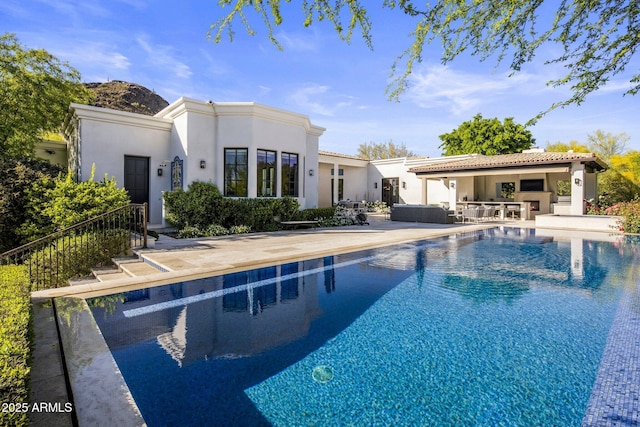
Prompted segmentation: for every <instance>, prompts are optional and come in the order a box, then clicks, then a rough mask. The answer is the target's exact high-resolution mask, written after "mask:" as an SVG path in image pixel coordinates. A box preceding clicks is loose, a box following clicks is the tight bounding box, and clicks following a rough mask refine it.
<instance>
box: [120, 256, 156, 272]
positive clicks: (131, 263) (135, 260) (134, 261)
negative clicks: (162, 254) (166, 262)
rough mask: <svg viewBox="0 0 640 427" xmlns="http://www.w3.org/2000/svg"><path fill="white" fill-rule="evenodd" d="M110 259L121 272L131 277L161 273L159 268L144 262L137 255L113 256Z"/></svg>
mask: <svg viewBox="0 0 640 427" xmlns="http://www.w3.org/2000/svg"><path fill="white" fill-rule="evenodd" d="M112 261H113V263H114V264H115V265H116V266H117V267H118V268H119V269H120V270H121V271H122V272H124V273H127V274H128V275H129V276H131V277H139V276H148V275H150V274H157V273H161V271H160V270H158V269H157V268H155V267H154V266H152V265H151V264H148V263H146V262H144V261H143V260H142V259H141V258H139V257H138V256H137V255H133V256H128V257H122V258H114V259H113V260H112Z"/></svg>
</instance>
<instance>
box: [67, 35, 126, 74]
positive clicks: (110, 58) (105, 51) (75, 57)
mask: <svg viewBox="0 0 640 427" xmlns="http://www.w3.org/2000/svg"><path fill="white" fill-rule="evenodd" d="M55 50H56V53H57V56H58V57H60V58H64V59H65V60H66V61H69V63H70V64H71V65H72V66H73V67H75V68H78V69H84V70H100V71H101V72H107V73H109V72H111V71H115V72H118V71H122V70H128V69H129V67H131V61H130V60H129V58H128V57H127V56H126V55H124V54H122V53H120V52H118V51H116V50H113V49H112V48H110V47H109V46H107V45H105V44H103V43H100V42H90V41H86V42H80V43H74V44H73V45H67V46H64V47H61V48H58V49H55Z"/></svg>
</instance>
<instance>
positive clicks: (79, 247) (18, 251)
mask: <svg viewBox="0 0 640 427" xmlns="http://www.w3.org/2000/svg"><path fill="white" fill-rule="evenodd" d="M139 247H143V248H146V247H147V204H146V203H144V204H130V205H128V206H124V207H122V208H118V209H114V210H112V211H109V212H107V213H105V214H102V215H100V216H98V217H95V218H92V219H89V220H87V221H84V222H81V223H79V224H76V225H74V226H72V227H69V228H66V229H64V230H60V231H57V232H55V233H53V234H50V235H48V236H46V237H43V238H41V239H38V240H35V241H33V242H31V243H28V244H26V245H23V246H20V247H18V248H15V249H12V250H10V251H8V252H5V253H3V254H0V265H8V264H22V265H25V266H27V267H28V269H29V275H30V277H31V290H32V291H35V290H40V289H48V288H57V287H61V286H67V285H68V283H69V279H73V278H77V277H82V276H86V275H89V274H90V273H91V269H92V268H95V267H100V266H105V265H109V264H111V259H112V258H113V257H117V256H122V255H126V254H130V253H131V250H132V249H133V248H139Z"/></svg>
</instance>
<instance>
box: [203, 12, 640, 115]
mask: <svg viewBox="0 0 640 427" xmlns="http://www.w3.org/2000/svg"><path fill="white" fill-rule="evenodd" d="M282 3H283V2H282V0H264V1H254V0H219V1H218V4H220V5H221V6H222V7H225V6H230V7H231V9H230V10H229V12H228V13H227V15H226V16H224V17H223V18H221V19H219V20H218V21H216V22H215V23H214V24H213V25H212V26H211V29H210V31H209V33H208V35H209V36H210V37H213V39H214V40H215V41H216V42H219V41H220V40H221V38H222V34H223V33H224V32H225V31H228V34H229V37H230V38H232V37H233V29H232V26H233V23H234V21H235V20H237V19H239V20H240V21H241V23H242V25H244V26H245V28H246V30H247V32H248V33H249V34H255V30H254V29H253V26H252V24H251V23H250V19H249V15H248V13H247V12H248V11H249V10H250V9H253V10H254V11H255V12H257V14H258V15H259V16H260V17H261V19H262V21H263V23H264V25H265V26H266V28H267V30H268V35H269V38H270V39H271V41H272V42H273V43H275V44H276V45H277V46H278V47H280V45H279V44H278V41H277V39H276V37H275V34H274V27H275V26H278V25H280V24H281V23H282V22H283V21H284V18H283V16H282ZM285 3H290V0H285ZM416 3H417V2H412V1H408V0H383V1H382V5H383V6H384V7H385V8H388V9H389V12H391V11H393V10H399V11H400V12H402V13H404V14H406V15H408V16H411V17H413V18H415V27H414V28H413V31H412V32H411V37H412V38H413V42H412V43H411V45H410V46H409V47H408V48H407V49H406V50H405V51H404V52H403V53H402V55H401V56H400V57H399V58H398V60H397V61H396V63H394V64H393V67H392V77H393V81H392V83H391V84H390V85H389V87H388V88H387V90H388V92H389V94H390V97H391V98H392V99H396V100H397V99H398V97H399V95H400V94H401V93H402V92H403V91H404V90H405V89H406V87H407V78H408V76H409V75H410V74H411V72H412V70H413V67H414V65H415V63H418V62H421V61H422V60H423V54H424V47H425V45H427V44H429V43H432V42H434V41H437V40H439V41H440V42H441V43H442V46H443V53H442V57H441V58H440V60H441V61H442V62H443V63H445V64H446V63H448V62H451V61H453V60H454V59H455V58H456V57H457V56H458V55H460V54H462V53H463V52H467V53H470V54H471V55H474V56H477V57H479V58H480V59H481V60H486V59H488V58H491V57H494V56H495V57H496V58H497V62H498V63H501V62H503V61H509V62H510V65H509V66H510V69H511V70H512V71H513V72H514V73H515V72H517V71H520V69H521V67H522V66H523V64H525V63H527V62H531V61H532V60H533V59H534V57H535V55H536V53H540V48H541V47H542V46H543V45H545V44H552V45H554V46H556V47H559V50H558V54H557V56H556V57H555V58H549V59H546V60H545V63H547V64H561V65H562V66H564V67H565V69H566V74H565V75H564V76H563V77H561V78H559V79H555V80H551V81H550V82H549V84H551V85H552V86H562V85H570V87H571V96H570V97H569V98H568V99H565V100H561V101H558V102H556V103H554V104H553V105H552V106H550V108H549V109H548V110H547V111H549V110H551V109H553V108H556V107H558V106H565V105H569V104H580V103H581V102H582V101H583V100H584V99H585V97H586V96H587V95H588V94H589V93H591V92H593V91H596V90H598V89H600V88H601V87H602V86H603V85H605V84H606V83H607V82H608V81H609V80H610V79H611V78H612V77H614V76H616V75H617V74H619V73H621V72H622V71H624V70H625V68H626V66H627V65H628V64H629V62H630V61H631V60H632V58H633V57H634V55H635V53H636V49H637V48H638V47H639V46H640V37H639V36H638V34H639V33H640V0H606V1H605V0H561V1H558V2H557V3H554V4H553V5H552V6H550V5H549V2H543V1H539V0H510V1H508V2H499V1H475V0H466V1H460V0H439V1H437V2H424V4H416ZM302 8H303V11H304V26H305V27H308V26H310V25H311V24H312V23H313V22H314V21H323V20H326V21H329V22H331V23H333V25H334V28H335V30H336V32H337V33H338V35H339V37H340V38H341V39H343V40H346V41H350V40H351V38H352V35H353V32H354V30H356V29H357V28H359V29H360V31H361V33H362V37H363V38H364V40H365V41H366V43H367V44H368V45H369V46H370V47H372V46H373V44H372V22H371V19H370V13H369V12H368V11H367V9H366V8H365V6H364V2H362V1H360V0H333V1H331V0H307V1H304V2H302ZM345 23H346V24H345ZM399 68H402V70H399ZM639 90H640V72H638V73H636V74H634V75H633V76H632V77H631V78H630V84H629V86H628V88H627V89H623V91H624V93H625V94H631V95H635V94H636V93H637V92H638V91H639ZM547 111H545V113H546V112H547Z"/></svg>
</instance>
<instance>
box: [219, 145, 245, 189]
mask: <svg viewBox="0 0 640 427" xmlns="http://www.w3.org/2000/svg"><path fill="white" fill-rule="evenodd" d="M247 161H248V154H247V149H246V148H225V149H224V195H225V196H231V197H247V182H248V181H247V177H248V175H249V174H248V172H249V168H248V162H247Z"/></svg>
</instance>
